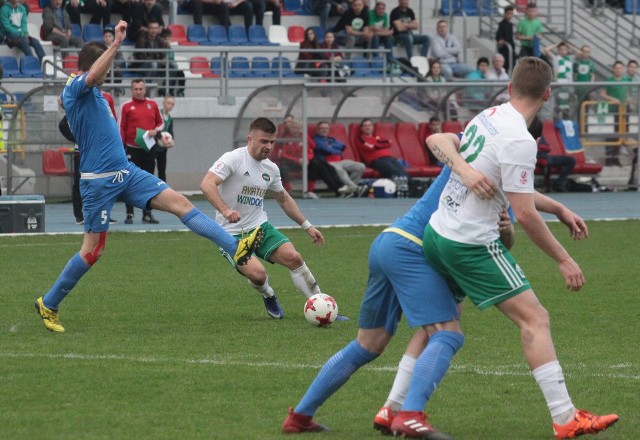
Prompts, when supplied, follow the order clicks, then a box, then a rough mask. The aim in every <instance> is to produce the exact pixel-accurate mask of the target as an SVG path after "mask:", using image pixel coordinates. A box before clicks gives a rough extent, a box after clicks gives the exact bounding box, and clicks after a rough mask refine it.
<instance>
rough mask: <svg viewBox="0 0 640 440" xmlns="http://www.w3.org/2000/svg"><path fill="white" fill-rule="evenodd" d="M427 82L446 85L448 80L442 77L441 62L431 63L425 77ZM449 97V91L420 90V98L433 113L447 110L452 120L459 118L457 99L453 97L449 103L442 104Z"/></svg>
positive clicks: (435, 88)
mask: <svg viewBox="0 0 640 440" xmlns="http://www.w3.org/2000/svg"><path fill="white" fill-rule="evenodd" d="M425 81H426V82H428V83H445V82H447V80H446V79H445V77H444V76H442V64H441V63H440V61H437V60H432V61H431V62H430V63H429V71H428V72H427V76H425ZM446 95H447V90H446V89H443V88H440V87H428V88H420V89H419V96H420V97H421V98H422V100H423V101H424V102H425V104H426V105H427V107H429V108H430V109H431V110H433V111H440V110H441V109H443V108H445V105H446V108H447V109H448V111H449V115H450V119H454V118H457V117H458V104H457V103H456V101H455V97H454V96H453V95H451V96H450V97H449V99H448V100H447V103H446V104H444V103H441V102H440V101H442V100H443V99H444V97H445V96H446Z"/></svg>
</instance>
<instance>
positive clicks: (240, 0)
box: [224, 0, 253, 32]
mask: <svg viewBox="0 0 640 440" xmlns="http://www.w3.org/2000/svg"><path fill="white" fill-rule="evenodd" d="M224 2H225V3H226V5H227V7H228V8H229V14H231V15H242V17H243V19H244V29H245V31H247V32H249V26H251V22H252V20H253V3H251V2H250V1H249V0H224Z"/></svg>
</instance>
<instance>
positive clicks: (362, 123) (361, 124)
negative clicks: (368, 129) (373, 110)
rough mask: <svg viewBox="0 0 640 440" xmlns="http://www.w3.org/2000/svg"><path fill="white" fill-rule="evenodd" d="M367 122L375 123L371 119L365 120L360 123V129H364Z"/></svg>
mask: <svg viewBox="0 0 640 440" xmlns="http://www.w3.org/2000/svg"><path fill="white" fill-rule="evenodd" d="M367 121H369V122H371V123H373V121H372V120H371V119H369V118H364V119H363V120H362V121H360V127H362V126H363V125H364V123H365V122H367Z"/></svg>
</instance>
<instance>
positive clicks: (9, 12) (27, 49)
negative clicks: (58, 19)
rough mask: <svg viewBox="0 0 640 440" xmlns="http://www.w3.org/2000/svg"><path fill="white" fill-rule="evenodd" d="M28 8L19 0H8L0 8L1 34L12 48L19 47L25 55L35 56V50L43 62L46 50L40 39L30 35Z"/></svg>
mask: <svg viewBox="0 0 640 440" xmlns="http://www.w3.org/2000/svg"><path fill="white" fill-rule="evenodd" d="M27 15H28V12H27V9H26V8H25V7H24V5H23V4H21V3H20V1H19V0H7V1H5V3H4V4H3V5H2V7H1V8H0V34H2V35H4V37H5V42H6V43H7V46H9V47H10V48H12V49H13V48H14V47H17V48H18V49H20V50H21V51H22V52H23V53H24V54H25V55H30V56H33V52H32V51H31V48H32V47H33V50H35V52H36V55H37V56H38V59H39V60H40V62H41V63H42V58H44V50H43V49H42V45H41V44H40V40H38V39H37V38H35V37H31V36H29V30H28V29H27Z"/></svg>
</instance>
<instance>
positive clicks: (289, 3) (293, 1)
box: [284, 0, 303, 14]
mask: <svg viewBox="0 0 640 440" xmlns="http://www.w3.org/2000/svg"><path fill="white" fill-rule="evenodd" d="M284 9H285V10H286V11H290V12H294V13H296V14H301V13H302V12H303V10H302V0H284Z"/></svg>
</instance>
